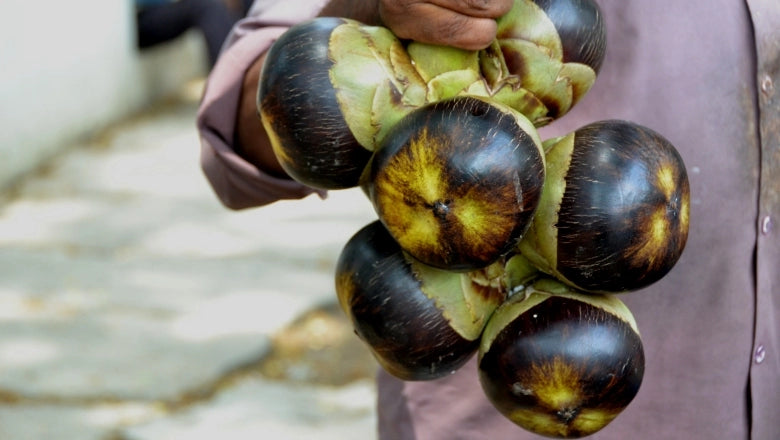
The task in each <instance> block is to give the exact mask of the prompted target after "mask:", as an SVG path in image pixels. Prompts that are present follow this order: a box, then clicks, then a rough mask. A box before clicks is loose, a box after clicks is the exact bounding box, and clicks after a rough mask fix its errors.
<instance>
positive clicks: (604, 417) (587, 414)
mask: <svg viewBox="0 0 780 440" xmlns="http://www.w3.org/2000/svg"><path fill="white" fill-rule="evenodd" d="M618 414H620V411H619V410H613V411H610V410H606V409H596V408H583V409H582V411H580V413H579V414H577V417H575V418H574V420H572V423H571V424H570V426H571V428H572V430H574V431H576V432H580V433H583V434H585V435H588V434H590V433H593V432H596V431H598V430H599V429H601V428H603V427H605V426H607V425H608V424H609V422H611V421H612V420H613V419H614V418H615V417H617V416H618Z"/></svg>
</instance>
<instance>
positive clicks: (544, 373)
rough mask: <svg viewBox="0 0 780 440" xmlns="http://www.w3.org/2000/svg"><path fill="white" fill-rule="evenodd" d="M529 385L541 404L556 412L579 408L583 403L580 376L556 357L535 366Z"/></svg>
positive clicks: (531, 372) (575, 370) (574, 369)
mask: <svg viewBox="0 0 780 440" xmlns="http://www.w3.org/2000/svg"><path fill="white" fill-rule="evenodd" d="M529 375H530V377H531V379H530V380H529V381H528V383H532V384H534V386H533V394H534V396H536V398H537V399H538V400H539V403H540V404H541V405H542V406H543V407H545V408H550V409H552V410H555V411H564V410H567V409H570V408H577V407H578V406H579V405H580V404H581V402H582V397H583V396H582V387H581V385H580V379H579V378H580V374H579V372H578V371H577V369H576V368H574V367H573V366H572V365H570V364H568V363H566V362H564V361H563V360H562V359H561V358H559V357H555V358H554V359H553V360H552V362H549V363H545V364H542V365H534V366H533V368H532V369H531V371H530V373H529Z"/></svg>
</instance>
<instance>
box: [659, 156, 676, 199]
mask: <svg viewBox="0 0 780 440" xmlns="http://www.w3.org/2000/svg"><path fill="white" fill-rule="evenodd" d="M674 175H675V173H674V169H673V168H672V167H671V166H669V165H668V164H665V165H663V166H661V167H659V168H658V171H657V172H656V174H655V183H656V185H657V186H658V188H660V189H661V193H662V194H663V195H664V196H666V199H667V200H668V199H671V198H672V195H673V194H674V192H675V191H676V190H677V183H676V180H675V178H674Z"/></svg>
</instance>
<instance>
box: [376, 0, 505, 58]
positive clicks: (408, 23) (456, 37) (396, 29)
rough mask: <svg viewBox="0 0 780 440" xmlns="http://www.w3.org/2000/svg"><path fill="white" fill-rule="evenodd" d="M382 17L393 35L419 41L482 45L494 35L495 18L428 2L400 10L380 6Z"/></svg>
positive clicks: (469, 46) (463, 46) (471, 46)
mask: <svg viewBox="0 0 780 440" xmlns="http://www.w3.org/2000/svg"><path fill="white" fill-rule="evenodd" d="M380 15H381V16H382V21H383V22H384V23H385V25H386V26H387V27H389V28H390V29H391V30H392V31H393V33H395V35H396V36H398V37H399V38H402V39H410V40H415V41H420V42H423V43H430V44H437V45H443V46H452V47H458V48H461V49H467V50H478V49H483V48H485V47H487V46H488V45H490V43H491V42H492V41H493V39H495V37H496V21H495V20H494V19H492V18H475V17H472V16H467V15H463V14H460V13H457V12H455V11H452V10H450V9H446V8H443V7H441V6H438V5H434V4H430V3H416V4H414V5H411V6H409V9H408V10H407V11H405V12H403V13H400V14H399V13H398V12H397V11H394V10H386V9H384V8H381V9H380Z"/></svg>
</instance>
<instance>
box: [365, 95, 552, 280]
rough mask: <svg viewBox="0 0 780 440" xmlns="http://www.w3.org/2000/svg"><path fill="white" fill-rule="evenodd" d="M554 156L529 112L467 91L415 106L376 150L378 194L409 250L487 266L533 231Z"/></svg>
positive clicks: (463, 267)
mask: <svg viewBox="0 0 780 440" xmlns="http://www.w3.org/2000/svg"><path fill="white" fill-rule="evenodd" d="M544 174H545V164H544V153H543V152H542V149H541V143H540V141H539V137H538V134H537V132H536V129H535V128H534V127H533V125H532V124H531V123H530V122H529V121H528V119H526V118H525V117H524V116H522V115H521V114H520V113H518V112H516V111H514V110H512V109H510V108H509V107H505V106H503V105H500V104H496V103H493V102H490V101H488V100H485V99H482V98H476V97H471V96H460V97H456V98H452V99H448V100H444V101H440V102H436V103H432V104H428V105H426V106H424V107H421V108H419V109H417V110H414V111H413V112H411V113H410V114H408V115H407V116H406V117H404V118H403V119H402V120H401V121H400V122H399V123H398V124H396V125H395V126H394V127H393V128H392V129H391V130H390V131H389V132H388V134H387V136H386V137H385V138H384V141H383V142H382V144H381V145H380V148H379V149H378V150H377V151H376V152H375V154H374V159H373V161H372V162H371V165H370V177H369V179H368V184H367V192H368V195H369V197H370V199H371V201H372V202H373V205H374V208H375V210H376V212H377V214H378V216H379V219H380V220H381V221H382V222H383V223H384V224H385V226H386V227H387V229H388V231H389V232H390V234H391V235H392V236H393V237H394V238H395V239H396V241H398V243H399V244H400V245H401V247H402V248H403V249H404V250H405V251H407V252H408V253H409V254H411V255H412V256H414V257H415V258H417V259H419V260H420V261H422V262H423V263H425V264H428V265H431V266H434V267H438V268H442V269H447V270H456V271H467V270H474V269H479V268H483V267H486V266H488V265H490V264H491V263H493V262H495V261H496V260H497V259H498V258H499V257H501V256H503V255H504V254H506V253H507V252H508V251H510V250H512V249H513V248H514V247H515V246H516V245H517V242H518V240H519V239H520V237H521V236H522V235H523V233H524V232H525V231H526V230H527V228H528V225H529V223H530V221H531V218H532V217H533V213H534V210H535V209H536V206H537V204H538V202H539V198H540V195H541V188H542V186H543V185H544Z"/></svg>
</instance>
